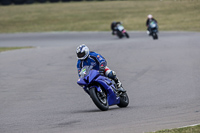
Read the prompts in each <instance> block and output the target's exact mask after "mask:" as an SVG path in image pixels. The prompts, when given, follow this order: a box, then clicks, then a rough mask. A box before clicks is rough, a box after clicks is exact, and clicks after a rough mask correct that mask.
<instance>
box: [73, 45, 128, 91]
mask: <svg viewBox="0 0 200 133" xmlns="http://www.w3.org/2000/svg"><path fill="white" fill-rule="evenodd" d="M76 54H77V59H78V61H77V69H78V74H79V73H80V71H81V68H83V67H84V66H90V65H92V66H93V69H95V70H99V72H100V73H101V74H102V75H104V76H106V77H108V78H110V79H113V80H114V81H115V83H116V84H117V90H118V92H126V91H125V90H124V89H123V88H122V83H121V82H120V81H119V79H118V78H117V76H116V73H115V72H114V71H112V70H110V69H109V68H108V67H107V62H106V59H105V58H104V57H103V56H102V55H100V54H98V53H96V52H93V51H90V50H89V48H88V47H87V46H86V45H85V44H81V45H80V46H78V47H77V49H76ZM79 76H80V75H79Z"/></svg>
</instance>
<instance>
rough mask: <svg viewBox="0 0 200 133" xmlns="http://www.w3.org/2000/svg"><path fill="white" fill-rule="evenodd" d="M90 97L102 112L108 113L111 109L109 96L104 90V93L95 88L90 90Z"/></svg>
mask: <svg viewBox="0 0 200 133" xmlns="http://www.w3.org/2000/svg"><path fill="white" fill-rule="evenodd" d="M89 92H90V97H91V99H92V101H93V102H94V104H95V105H96V106H97V107H98V108H99V109H100V110H102V111H106V110H108V108H109V105H108V101H107V95H106V92H105V91H104V90H102V92H99V91H97V89H96V88H95V87H92V88H90V90H89Z"/></svg>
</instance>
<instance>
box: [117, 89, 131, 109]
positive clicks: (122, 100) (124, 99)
mask: <svg viewBox="0 0 200 133" xmlns="http://www.w3.org/2000/svg"><path fill="white" fill-rule="evenodd" d="M128 104H129V98H128V95H127V93H126V92H125V93H122V94H121V95H120V103H119V104H117V106H119V107H121V108H123V107H127V106H128Z"/></svg>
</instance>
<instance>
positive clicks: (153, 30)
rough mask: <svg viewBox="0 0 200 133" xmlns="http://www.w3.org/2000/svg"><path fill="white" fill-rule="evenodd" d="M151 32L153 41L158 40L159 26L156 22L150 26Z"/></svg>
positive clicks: (152, 22)
mask: <svg viewBox="0 0 200 133" xmlns="http://www.w3.org/2000/svg"><path fill="white" fill-rule="evenodd" d="M149 31H150V35H151V36H152V37H153V39H154V40H155V39H158V34H157V33H158V24H157V23H156V22H155V21H151V22H150V24H149Z"/></svg>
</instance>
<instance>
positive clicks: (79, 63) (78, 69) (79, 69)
mask: <svg viewBox="0 0 200 133" xmlns="http://www.w3.org/2000/svg"><path fill="white" fill-rule="evenodd" d="M80 65H81V61H80V60H78V62H77V71H78V76H79V77H80V75H79V73H80V72H81V66H80Z"/></svg>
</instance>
